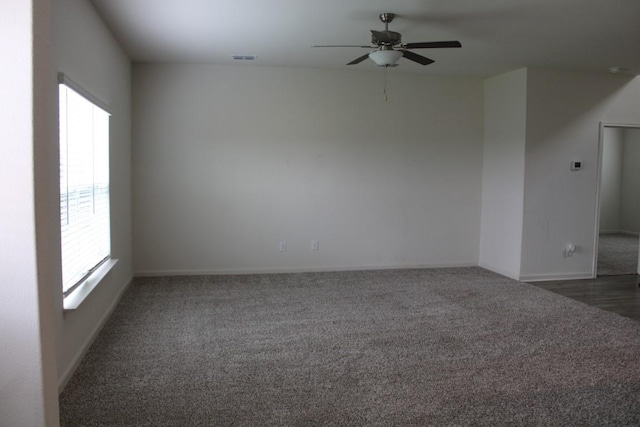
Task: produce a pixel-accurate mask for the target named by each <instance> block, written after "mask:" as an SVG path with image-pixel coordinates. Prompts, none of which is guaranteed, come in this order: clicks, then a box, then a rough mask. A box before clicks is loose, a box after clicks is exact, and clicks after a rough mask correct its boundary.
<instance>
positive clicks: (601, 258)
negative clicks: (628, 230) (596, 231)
mask: <svg viewBox="0 0 640 427" xmlns="http://www.w3.org/2000/svg"><path fill="white" fill-rule="evenodd" d="M638 246H640V245H639V244H638V236H629V235H625V234H601V235H600V236H599V240H598V273H597V275H598V276H620V275H624V274H637V272H638Z"/></svg>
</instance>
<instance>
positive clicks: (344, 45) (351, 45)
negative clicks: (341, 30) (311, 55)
mask: <svg viewBox="0 0 640 427" xmlns="http://www.w3.org/2000/svg"><path fill="white" fill-rule="evenodd" d="M311 47H361V48H363V49H377V48H378V47H377V46H361V45H359V44H318V45H314V46H311Z"/></svg>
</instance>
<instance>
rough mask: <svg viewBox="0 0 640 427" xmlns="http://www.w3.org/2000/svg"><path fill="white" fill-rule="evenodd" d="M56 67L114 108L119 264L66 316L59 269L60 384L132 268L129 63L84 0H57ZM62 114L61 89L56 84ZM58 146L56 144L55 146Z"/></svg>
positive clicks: (52, 171) (53, 181) (53, 165)
mask: <svg viewBox="0 0 640 427" xmlns="http://www.w3.org/2000/svg"><path fill="white" fill-rule="evenodd" d="M52 18H53V24H52V25H53V51H54V57H53V60H54V64H53V69H52V70H51V73H52V76H55V75H56V74H57V72H58V71H61V72H64V73H65V74H67V75H68V76H69V77H70V78H71V79H72V80H73V81H75V82H76V83H78V84H79V85H81V86H82V87H83V88H84V89H86V90H87V91H89V92H90V93H92V94H93V95H94V96H96V97H97V98H99V99H100V100H101V101H103V102H104V103H106V104H107V105H108V106H109V107H110V108H111V110H112V112H113V115H112V116H111V123H110V136H111V138H110V153H109V154H110V163H111V171H110V180H111V182H110V191H111V233H112V239H111V251H112V257H113V258H116V259H119V262H118V264H116V266H115V267H114V269H113V270H112V271H111V272H110V273H109V275H108V276H107V277H106V278H105V279H104V281H103V282H102V283H101V284H100V286H98V287H97V288H96V289H95V290H94V291H93V293H92V294H91V295H90V296H89V297H88V298H87V299H86V300H85V301H84V302H83V303H82V305H81V306H80V308H79V309H77V310H75V311H73V312H70V313H68V314H66V315H65V316H64V317H63V315H62V285H61V277H60V267H59V265H58V264H56V267H57V269H56V271H55V274H54V277H53V278H52V280H51V286H52V287H53V288H54V289H55V298H54V300H55V304H56V310H57V324H56V327H57V345H58V373H59V381H60V383H61V385H62V384H63V383H64V382H65V381H66V380H67V379H68V376H69V374H70V373H71V372H72V370H73V369H74V367H75V365H76V364H77V363H78V362H79V360H80V357H81V356H82V354H83V352H84V351H85V350H86V348H87V345H88V344H89V343H90V342H91V340H92V339H93V338H94V336H95V334H96V332H97V330H98V329H99V327H100V326H101V325H102V323H103V321H104V320H106V317H107V316H108V315H109V313H110V312H111V310H112V308H113V307H114V304H115V303H116V302H117V301H118V298H119V296H120V294H121V293H122V291H123V290H124V289H125V288H126V286H127V285H128V283H129V282H130V280H131V277H132V275H133V273H132V271H133V270H132V269H133V267H132V264H133V263H132V237H131V236H132V229H131V227H132V225H131V224H132V223H131V64H130V61H129V59H128V57H127V56H126V54H125V53H124V51H123V50H122V49H121V48H120V46H119V45H118V43H117V42H116V41H115V39H114V38H113V36H112V35H111V33H110V31H109V30H108V29H107V28H106V26H105V25H104V23H103V22H102V20H101V19H100V17H99V16H98V15H97V13H96V12H95V10H94V9H93V7H92V5H91V3H90V2H88V1H86V0H58V1H55V2H52ZM51 90H52V97H53V98H54V99H55V103H54V104H53V106H52V107H51V108H52V109H53V111H57V87H54V86H52V87H51ZM51 127H52V134H51V136H50V137H51V140H52V141H54V142H56V141H57V140H58V134H57V132H58V130H57V117H54V122H53V123H52V125H51ZM53 145H54V146H55V148H56V150H57V144H53ZM56 150H54V152H52V154H51V156H50V158H49V171H48V172H47V173H49V182H50V189H49V190H50V191H49V196H50V200H49V201H50V206H54V207H55V208H54V209H51V210H50V212H49V215H51V217H52V218H53V219H55V221H52V222H53V228H52V230H51V235H52V236H53V238H52V239H51V245H50V248H49V251H50V257H51V258H52V259H57V260H59V259H60V249H59V245H60V243H59V242H60V232H59V220H58V219H57V218H59V211H58V209H59V208H58V179H59V178H58V155H57V151H56Z"/></svg>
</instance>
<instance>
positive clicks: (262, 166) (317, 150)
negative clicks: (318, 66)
mask: <svg viewBox="0 0 640 427" xmlns="http://www.w3.org/2000/svg"><path fill="white" fill-rule="evenodd" d="M387 90H388V94H389V101H388V102H387V103H385V102H384V100H383V98H382V72H381V71H380V72H372V73H363V72H360V71H357V72H355V71H349V70H347V71H327V70H300V69H276V68H255V67H251V66H205V65H199V66H198V65H191V66H189V65H183V66H175V65H135V66H134V106H133V111H134V140H135V144H134V151H133V162H134V165H133V170H134V227H133V229H134V253H135V256H134V259H135V271H136V272H137V273H140V274H160V273H178V272H180V273H203V272H204V273H208V272H211V273H218V272H251V271H296V270H335V269H354V268H383V267H406V266H446V265H474V264H477V263H478V244H479V238H480V215H479V213H480V202H481V179H482V175H481V174H482V172H481V169H482V127H483V113H482V107H483V105H482V102H483V101H482V99H483V95H482V93H483V85H482V81H481V80H477V79H465V78H439V77H420V76H413V75H406V74H404V75H396V74H394V73H393V71H391V72H390V74H389V86H388V89H387ZM312 239H315V240H319V242H320V251H318V252H312V251H311V250H310V244H311V240H312ZM280 240H286V241H287V243H288V248H287V251H286V252H284V253H281V252H279V251H278V242H279V241H280Z"/></svg>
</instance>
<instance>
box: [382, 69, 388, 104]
mask: <svg viewBox="0 0 640 427" xmlns="http://www.w3.org/2000/svg"><path fill="white" fill-rule="evenodd" d="M387 68H388V67H386V66H385V67H384V68H383V70H382V96H383V97H384V102H387V100H388V98H387Z"/></svg>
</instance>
